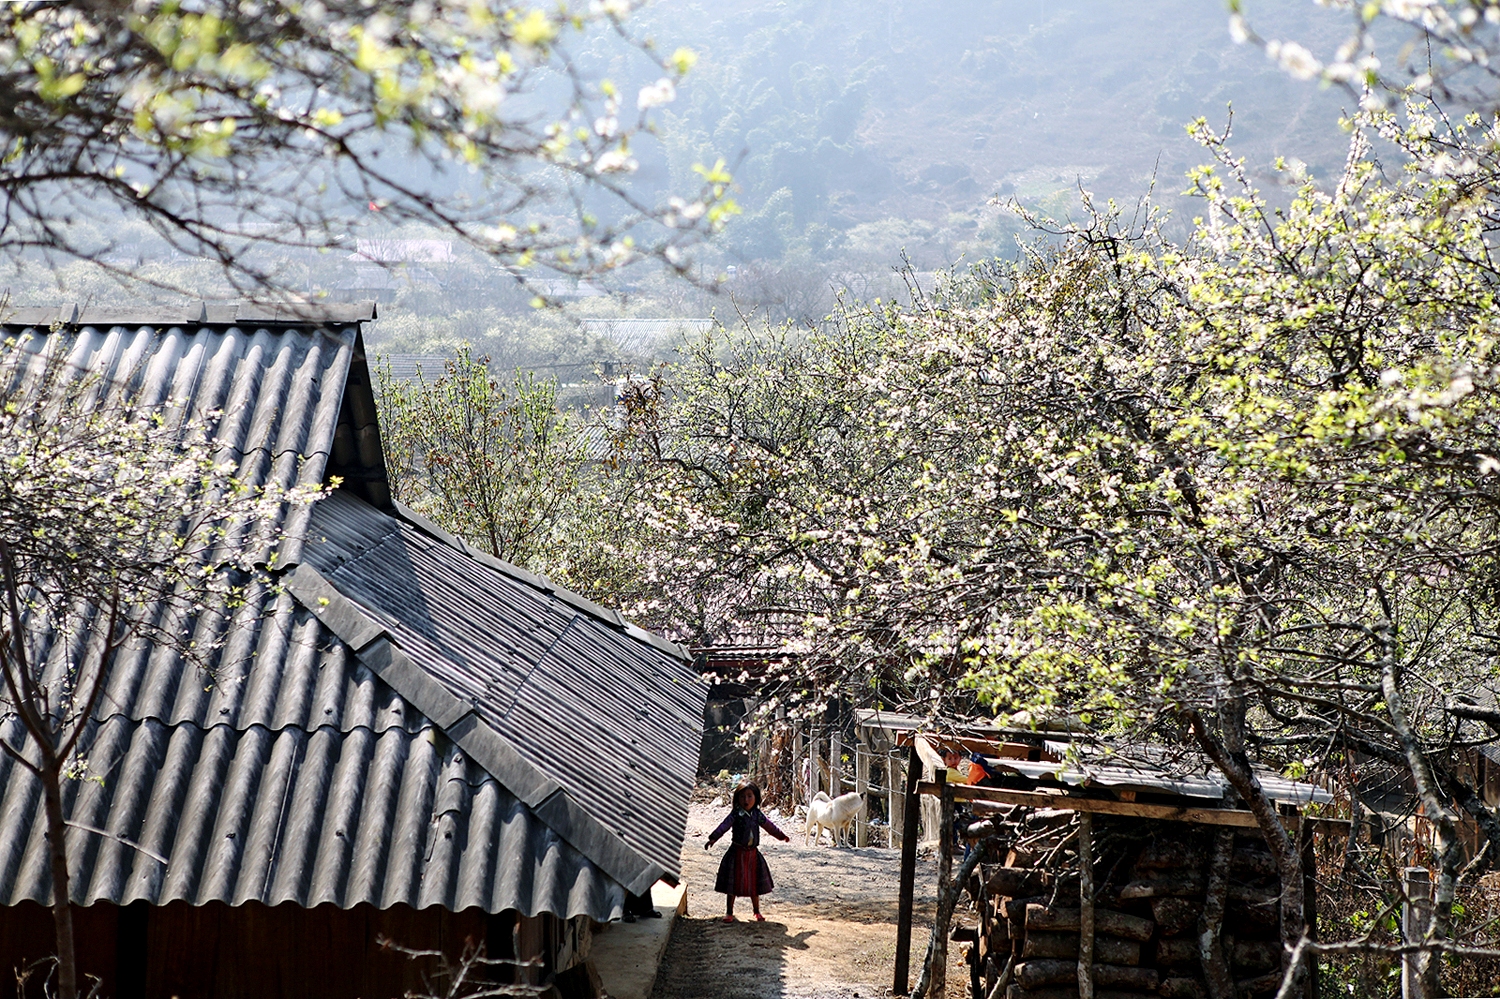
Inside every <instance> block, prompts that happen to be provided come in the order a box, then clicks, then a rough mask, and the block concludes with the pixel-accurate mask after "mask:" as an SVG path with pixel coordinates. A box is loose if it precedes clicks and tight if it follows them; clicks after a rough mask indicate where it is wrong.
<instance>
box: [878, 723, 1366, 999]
mask: <svg viewBox="0 0 1500 999" xmlns="http://www.w3.org/2000/svg"><path fill="white" fill-rule="evenodd" d="M862 720H863V723H864V725H865V726H866V727H871V726H873V727H876V728H878V729H879V730H880V732H881V734H880V735H878V736H874V737H872V741H874V742H876V743H877V744H879V743H880V742H882V741H885V742H886V743H887V744H891V745H895V746H900V747H901V748H902V749H904V750H905V752H904V754H903V755H905V756H906V764H907V780H906V794H905V797H904V800H903V803H902V804H903V808H902V812H903V817H904V822H905V828H906V829H909V830H911V831H912V832H913V835H909V836H904V837H902V840H901V846H902V869H901V877H902V886H901V891H902V905H901V911H900V914H899V923H898V943H897V958H896V961H897V966H896V977H895V983H894V989H895V992H896V993H897V994H905V993H906V991H907V987H908V985H909V980H908V975H909V967H910V963H909V962H910V950H909V948H910V942H911V933H912V909H913V899H912V896H913V891H914V880H913V879H914V870H915V857H916V848H917V841H918V839H919V837H918V836H917V835H915V831H916V827H917V824H918V822H919V819H918V816H919V814H920V811H921V804H920V802H921V800H922V799H923V798H924V797H925V799H926V800H927V801H930V802H932V803H933V805H934V806H935V809H934V810H935V812H936V815H937V822H936V823H934V824H933V825H932V826H931V827H930V832H931V833H932V834H933V836H934V840H935V844H936V846H937V849H938V852H939V895H940V897H941V896H942V895H943V893H944V892H947V891H949V889H950V887H951V888H952V893H958V892H962V893H966V894H967V896H968V897H969V899H970V900H971V901H972V903H973V906H974V912H975V918H974V920H973V922H972V925H967V926H960V927H959V928H958V929H957V930H955V931H954V933H953V935H952V939H954V940H957V941H960V942H961V943H960V945H961V946H962V947H963V948H964V956H965V961H966V963H967V965H968V968H969V972H970V989H971V992H972V994H973V995H974V996H975V999H989V997H994V996H1001V995H1003V996H1006V997H1007V999H1068V997H1076V996H1080V995H1085V999H1088V997H1089V996H1092V997H1094V999H1103V997H1108V999H1127V997H1131V996H1142V997H1145V996H1152V997H1166V999H1214V997H1220V996H1226V995H1227V996H1238V997H1240V999H1250V997H1254V996H1260V995H1270V994H1274V993H1275V991H1276V989H1277V987H1278V986H1279V985H1280V982H1281V973H1280V969H1281V957H1282V948H1281V942H1280V941H1281V939H1282V933H1281V929H1282V928H1281V922H1280V921H1281V917H1282V913H1281V906H1280V900H1281V896H1282V884H1281V880H1280V875H1279V874H1278V867H1277V865H1276V864H1275V862H1274V860H1273V857H1272V853H1271V851H1270V849H1269V847H1268V846H1267V845H1266V842H1265V839H1264V837H1263V836H1262V834H1261V832H1260V829H1259V827H1258V825H1257V823H1256V820H1255V817H1254V816H1253V815H1252V814H1251V813H1250V811H1248V810H1247V809H1245V808H1244V807H1240V806H1237V805H1235V804H1234V803H1233V800H1232V798H1233V796H1232V794H1231V793H1230V792H1229V788H1228V786H1227V783H1226V782H1225V781H1224V780H1223V779H1222V778H1220V777H1218V776H1217V775H1216V774H1215V773H1213V772H1212V771H1211V770H1210V769H1209V768H1208V767H1206V766H1204V765H1202V761H1193V760H1191V759H1190V758H1189V757H1187V756H1186V755H1185V754H1184V753H1182V752H1170V751H1168V750H1167V749H1165V748H1158V747H1144V746H1135V747H1112V746H1109V745H1107V744H1105V743H1103V742H1102V741H1098V740H1091V739H1089V738H1087V736H1086V735H1085V734H1084V733H1073V734H1072V735H1065V734H1056V733H1054V734H1049V733H1045V732H1027V731H1024V730H1018V731H1008V730H995V728H994V726H975V727H970V728H968V729H967V730H965V731H963V732H961V733H960V732H954V731H938V732H935V731H933V730H932V728H931V727H927V726H922V725H921V724H920V719H916V718H913V717H911V716H897V717H894V718H893V717H891V716H889V715H883V716H882V715H877V714H876V713H873V712H871V713H867V714H865V715H864V716H863V719H862ZM983 729H989V730H991V731H989V732H986V731H982V730H983ZM986 736H988V738H986ZM945 746H946V747H954V748H959V747H961V748H962V749H963V750H964V751H965V752H966V753H968V754H970V755H971V756H972V757H973V762H972V763H970V764H968V767H969V768H970V769H969V770H968V771H967V772H964V773H954V772H953V771H950V770H947V769H945V768H944V767H943V766H942V759H941V755H940V750H941V748H942V747H945ZM1195 763H1196V764H1197V765H1196V766H1195V765H1194V764H1195ZM974 768H977V769H974ZM1257 776H1258V779H1259V780H1260V781H1261V784H1262V786H1263V787H1264V788H1265V790H1266V791H1267V793H1268V795H1269V796H1270V797H1271V799H1272V800H1273V801H1275V802H1276V803H1277V804H1278V807H1279V808H1280V810H1281V812H1282V815H1283V819H1282V821H1283V822H1284V824H1285V825H1286V826H1287V828H1288V831H1289V832H1290V833H1291V834H1292V837H1293V840H1294V841H1295V842H1297V843H1298V844H1299V849H1300V851H1301V858H1302V885H1301V887H1302V888H1303V890H1304V893H1305V895H1306V899H1307V901H1306V908H1305V909H1304V918H1307V919H1312V920H1313V921H1314V923H1315V920H1316V915H1315V914H1316V883H1315V880H1314V878H1313V871H1312V867H1311V865H1312V857H1313V839H1312V837H1313V834H1314V832H1315V830H1317V829H1320V828H1323V829H1329V828H1332V829H1335V830H1337V831H1338V832H1339V833H1340V834H1341V835H1347V826H1348V823H1347V822H1342V823H1341V822H1340V821H1339V820H1330V819H1326V818H1321V817H1316V816H1315V815H1312V814H1309V812H1308V809H1309V806H1312V807H1313V808H1314V809H1316V808H1320V807H1321V806H1325V805H1328V804H1330V803H1332V801H1333V795H1332V794H1331V793H1329V792H1328V791H1327V790H1325V789H1324V788H1321V787H1317V786H1315V785H1312V784H1307V783H1303V782H1298V781H1291V780H1286V779H1284V778H1281V777H1279V776H1277V775H1275V774H1272V773H1261V774H1258V775H1257ZM971 777H972V778H973V780H974V781H975V782H974V783H970V782H969V780H970V779H971ZM950 778H951V780H950ZM959 842H961V843H964V844H965V849H966V851H967V855H968V858H969V862H968V864H967V865H966V866H965V867H961V868H960V869H959V871H958V872H955V870H954V863H955V844H956V843H959ZM949 912H950V913H951V910H949ZM944 915H945V914H944V913H943V912H942V911H941V910H940V912H939V918H938V926H939V927H943V926H945V920H944ZM1298 929H1299V931H1300V927H1299V928H1298ZM1205 935H1207V936H1205ZM948 939H949V935H948V934H947V932H942V933H935V934H934V937H933V939H932V941H931V944H930V948H931V951H936V952H937V954H938V957H937V958H936V959H934V958H933V957H932V954H931V952H929V955H928V960H929V962H930V964H931V967H932V969H933V974H934V976H935V978H936V979H938V980H939V981H940V980H941V979H942V978H943V977H944V974H943V970H942V969H943V967H944V966H945V955H946V948H947V946H948ZM1080 968H1082V969H1083V971H1080ZM1082 975H1086V976H1087V977H1088V980H1089V982H1090V983H1091V988H1090V990H1089V991H1088V992H1087V993H1084V991H1083V989H1082V988H1081V985H1082V982H1083V980H1084V979H1083V977H1081V976H1082ZM929 994H933V995H941V994H943V993H942V990H941V988H940V987H939V984H938V983H936V982H935V983H934V984H933V985H932V987H931V989H930V991H929Z"/></svg>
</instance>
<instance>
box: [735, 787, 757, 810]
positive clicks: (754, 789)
mask: <svg viewBox="0 0 1500 999" xmlns="http://www.w3.org/2000/svg"><path fill="white" fill-rule="evenodd" d="M746 791H749V792H752V793H753V794H754V795H755V804H756V806H757V807H759V805H760V785H759V784H756V783H754V782H753V781H746V782H745V783H743V784H741V785H740V786H739V787H737V788H735V789H734V807H735V808H748V807H749V806H748V805H741V804H740V797H741V796H742V795H744V794H745V792H746Z"/></svg>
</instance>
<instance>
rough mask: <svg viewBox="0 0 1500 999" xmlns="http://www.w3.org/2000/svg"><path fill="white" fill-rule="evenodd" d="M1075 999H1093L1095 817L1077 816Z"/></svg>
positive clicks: (1086, 813)
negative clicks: (1076, 986)
mask: <svg viewBox="0 0 1500 999" xmlns="http://www.w3.org/2000/svg"><path fill="white" fill-rule="evenodd" d="M1078 999H1094V817H1093V816H1092V815H1090V814H1089V813H1088V812H1079V813H1078Z"/></svg>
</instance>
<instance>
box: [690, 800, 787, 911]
mask: <svg viewBox="0 0 1500 999" xmlns="http://www.w3.org/2000/svg"><path fill="white" fill-rule="evenodd" d="M762 829H764V830H765V831H766V832H768V833H770V834H771V835H772V836H775V837H776V838H777V839H779V840H781V841H782V842H783V843H785V842H787V841H788V840H790V839H791V837H790V836H788V835H787V834H786V833H784V832H782V831H781V830H780V829H778V828H776V823H774V822H772V821H771V820H770V819H768V818H766V815H765V813H764V812H762V811H761V810H760V788H759V787H757V786H756V785H754V784H741V785H740V786H739V787H737V788H735V791H734V810H733V811H731V812H730V813H729V814H728V815H726V816H725V817H724V821H723V822H720V823H719V827H718V828H717V829H715V830H714V831H713V832H711V833H709V834H708V842H707V843H704V844H703V849H705V850H707V849H708V848H709V847H711V846H713V845H714V843H715V842H717V841H718V839H719V837H720V836H723V835H724V833H726V832H730V831H731V830H733V831H732V832H730V837H729V842H730V847H729V852H727V853H725V854H724V860H723V861H722V862H721V863H720V864H719V877H718V879H717V880H716V881H715V882H714V891H718V892H723V893H724V894H725V896H726V898H725V904H724V922H726V923H732V922H734V900H735V899H736V898H740V897H744V896H749V898H750V904H751V905H752V906H753V907H754V910H755V918H756V919H758V920H762V921H764V920H765V918H766V917H765V916H762V915H761V914H760V897H761V896H762V895H768V894H770V893H771V891H772V890H773V889H774V888H775V887H776V885H775V882H773V881H772V880H771V868H770V867H768V866H766V859H765V858H764V857H762V856H761V855H760V831H761V830H762Z"/></svg>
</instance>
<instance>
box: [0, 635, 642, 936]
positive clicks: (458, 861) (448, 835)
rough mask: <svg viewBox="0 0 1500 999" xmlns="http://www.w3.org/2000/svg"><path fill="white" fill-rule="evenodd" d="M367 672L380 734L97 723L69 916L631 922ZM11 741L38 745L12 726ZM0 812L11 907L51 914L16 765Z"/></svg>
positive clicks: (368, 696)
mask: <svg viewBox="0 0 1500 999" xmlns="http://www.w3.org/2000/svg"><path fill="white" fill-rule="evenodd" d="M314 626H315V627H316V622H314ZM318 639H319V643H320V644H321V645H323V646H324V647H325V648H326V649H327V652H326V653H325V655H324V657H323V659H324V661H323V663H322V668H323V669H324V670H327V671H328V672H330V673H334V674H337V673H340V672H343V671H344V670H345V669H346V668H347V666H346V664H345V663H344V662H342V661H340V660H341V659H342V657H343V651H344V650H343V645H342V643H340V642H339V641H338V640H337V639H335V638H334V637H333V636H332V635H330V634H328V633H327V632H322V633H321V634H320V635H319V636H318ZM356 673H359V674H361V675H358V676H356V677H354V678H353V682H352V683H350V684H349V687H350V689H349V690H346V691H345V694H346V699H349V698H348V695H355V696H356V698H357V697H358V696H359V695H361V694H362V695H363V699H364V700H365V701H366V706H367V707H368V708H369V709H370V710H369V712H368V714H369V715H372V716H373V717H366V718H363V719H360V720H361V721H367V722H372V723H374V724H373V725H370V724H351V723H350V722H351V719H350V717H349V716H348V715H345V717H344V718H342V719H341V720H342V721H344V722H345V724H342V725H334V724H329V725H321V726H317V727H303V726H301V725H288V726H283V727H269V726H266V725H262V724H259V723H256V724H251V725H248V726H241V725H236V724H231V723H227V722H226V723H222V724H216V725H210V726H208V727H204V726H202V725H200V724H198V723H196V722H183V723H177V724H168V723H166V722H162V721H159V720H157V719H155V718H148V719H145V720H142V721H134V720H132V719H130V718H129V717H127V716H125V715H114V716H112V717H110V718H108V719H106V720H104V721H102V722H100V723H98V724H97V726H96V731H95V733H94V736H93V739H92V745H91V747H90V750H89V758H90V763H91V777H90V779H86V780H80V781H73V782H70V783H69V785H68V788H67V790H68V801H67V803H66V804H67V810H68V815H69V820H70V821H71V822H73V823H76V825H75V826H74V827H73V828H71V829H70V830H69V833H68V841H69V842H68V847H69V859H70V862H71V863H70V867H71V874H72V896H73V900H74V901H75V902H77V903H79V904H82V905H88V904H91V903H93V902H96V901H105V902H113V903H117V904H124V903H128V902H133V901H137V900H145V901H148V902H152V903H155V904H164V903H166V902H171V901H176V900H183V901H187V902H190V903H193V904H202V903H205V902H211V901H219V902H228V903H230V904H232V905H239V904H242V903H244V902H249V901H256V902H264V903H266V904H268V905H276V904H279V903H281V902H293V903H296V904H298V905H304V906H312V905H320V904H324V903H330V904H333V905H337V906H341V907H345V908H347V907H350V906H353V905H358V904H360V903H369V904H372V905H375V906H378V907H381V908H386V907H388V906H391V905H395V904H403V903H404V904H406V905H411V906H414V907H417V908H424V907H427V906H433V905H438V906H443V907H445V908H449V909H454V910H458V909H465V908H470V907H478V908H481V909H484V910H485V911H488V912H499V911H501V910H504V909H517V910H519V911H521V912H524V913H526V914H528V915H534V914H536V913H538V912H544V911H545V912H553V913H556V914H558V915H564V916H573V915H580V914H584V915H589V916H592V917H594V918H596V919H610V918H613V917H616V916H618V915H619V913H620V909H621V906H622V904H623V901H624V891H623V889H622V888H621V887H620V885H619V883H618V882H616V881H615V880H614V879H612V878H610V877H608V876H607V875H605V874H604V872H602V871H601V870H600V869H599V868H598V867H597V866H596V865H595V864H593V863H591V862H589V860H588V859H587V858H586V857H583V856H582V855H581V854H579V853H578V851H577V850H575V849H574V848H573V847H571V846H570V845H568V844H567V843H566V842H565V841H564V840H563V839H562V837H560V836H559V835H558V834H557V833H556V832H555V831H554V830H552V829H551V828H549V827H548V826H547V825H546V824H545V823H544V822H542V821H541V820H540V819H539V818H538V817H537V816H536V815H535V814H534V813H533V812H532V811H531V810H530V809H528V808H526V807H525V806H524V805H523V804H522V803H521V801H520V800H519V799H517V798H516V797H515V796H514V795H512V794H511V793H510V792H509V791H507V790H506V789H505V788H504V787H502V786H501V785H500V783H499V782H498V781H497V780H495V778H494V777H492V776H491V775H489V774H488V773H486V772H485V771H484V770H483V769H482V768H481V767H479V766H478V765H477V764H476V763H475V762H473V761H472V760H470V759H468V758H467V756H466V755H465V754H464V753H463V752H462V750H461V749H460V748H459V747H457V746H456V745H455V744H454V743H453V741H452V740H450V739H448V738H447V737H446V736H445V735H443V733H442V732H441V731H439V730H438V729H437V728H436V727H435V726H434V725H433V724H432V722H431V721H430V720H428V719H426V718H424V717H423V716H422V715H421V713H420V712H418V711H416V710H415V709H414V708H412V707H411V706H410V705H407V704H406V703H405V702H404V701H403V700H402V699H401V698H399V697H397V696H396V695H395V694H394V693H393V692H392V691H391V690H390V688H389V687H388V686H387V685H385V684H384V683H382V682H381V681H380V680H378V679H376V678H374V677H373V676H371V675H370V674H369V671H368V670H363V669H357V670H356ZM377 705H378V709H377V707H376V706H377ZM382 722H387V723H385V724H381V723H382ZM0 732H3V735H0V737H3V738H5V739H6V740H7V741H8V742H10V743H11V744H12V745H17V746H19V745H22V744H24V742H25V740H24V738H23V732H22V731H21V724H20V722H19V721H18V720H16V719H14V718H12V719H11V720H9V721H8V722H7V723H6V724H5V725H4V726H3V727H0ZM95 777H97V779H94V778H95ZM0 813H3V814H4V815H5V816H6V820H5V821H4V822H0V902H3V903H4V904H14V903H16V902H19V901H21V900H23V899H33V900H37V901H46V900H47V899H48V898H49V897H50V894H51V876H50V873H49V868H48V856H47V844H46V838H45V835H44V833H45V830H44V828H43V826H44V823H43V819H42V815H41V807H40V784H39V783H38V782H37V780H36V779H35V778H34V777H32V776H31V774H29V773H28V772H26V771H25V770H23V769H22V768H21V767H19V766H18V765H17V764H16V763H14V761H12V760H11V759H10V757H9V756H5V757H3V759H0ZM96 830H103V831H104V832H105V833H107V834H108V835H104V834H101V833H100V832H97V831H96ZM153 854H154V855H157V856H159V857H162V858H165V859H166V863H162V862H160V860H158V859H156V857H154V856H153Z"/></svg>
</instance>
